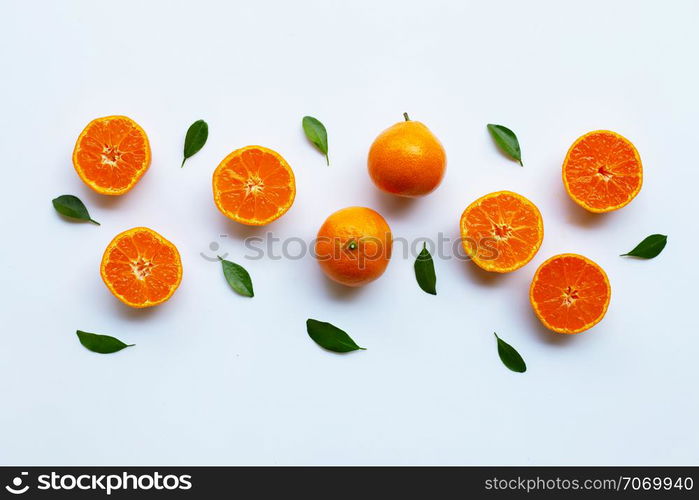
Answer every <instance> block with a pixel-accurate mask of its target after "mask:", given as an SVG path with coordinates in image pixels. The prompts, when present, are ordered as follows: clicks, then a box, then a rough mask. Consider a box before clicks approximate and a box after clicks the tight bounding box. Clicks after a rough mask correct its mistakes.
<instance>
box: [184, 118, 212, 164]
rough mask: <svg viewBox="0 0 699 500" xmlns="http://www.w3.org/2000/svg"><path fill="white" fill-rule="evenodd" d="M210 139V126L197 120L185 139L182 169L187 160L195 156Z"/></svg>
mask: <svg viewBox="0 0 699 500" xmlns="http://www.w3.org/2000/svg"><path fill="white" fill-rule="evenodd" d="M208 138H209V125H208V124H207V123H206V122H205V121H204V120H197V121H195V122H194V123H192V124H191V125H190V126H189V129H188V130H187V136H186V137H185V138H184V158H183V159H182V165H180V166H181V167H184V162H185V161H187V158H189V157H190V156H194V155H195V154H197V153H198V152H199V150H200V149H201V148H203V147H204V144H206V139H208Z"/></svg>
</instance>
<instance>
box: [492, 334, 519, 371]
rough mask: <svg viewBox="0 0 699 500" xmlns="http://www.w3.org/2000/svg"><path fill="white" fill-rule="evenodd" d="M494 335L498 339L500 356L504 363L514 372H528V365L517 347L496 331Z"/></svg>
mask: <svg viewBox="0 0 699 500" xmlns="http://www.w3.org/2000/svg"><path fill="white" fill-rule="evenodd" d="M493 335H495V338H496V339H497V340H498V356H500V360H501V361H502V363H503V364H504V365H505V366H506V367H508V368H509V369H510V370H512V371H513V372H517V373H524V372H526V371H527V365H526V363H525V362H524V360H523V359H522V356H520V355H519V353H518V352H517V351H516V350H515V348H514V347H512V346H511V345H510V344H508V343H507V342H505V341H504V340H502V339H500V337H498V334H497V333H494V334H493Z"/></svg>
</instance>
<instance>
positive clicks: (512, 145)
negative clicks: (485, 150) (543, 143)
mask: <svg viewBox="0 0 699 500" xmlns="http://www.w3.org/2000/svg"><path fill="white" fill-rule="evenodd" d="M488 131H489V132H490V135H491V136H493V140H494V141H495V144H497V145H498V147H499V148H500V149H501V150H502V152H503V153H505V154H506V155H507V156H509V157H510V158H512V159H514V160H517V161H518V162H519V164H520V165H521V166H524V164H523V163H522V151H521V150H520V149H519V141H518V140H517V136H516V135H515V133H514V132H513V131H512V130H510V129H509V128H507V127H504V126H502V125H493V124H492V123H489V124H488Z"/></svg>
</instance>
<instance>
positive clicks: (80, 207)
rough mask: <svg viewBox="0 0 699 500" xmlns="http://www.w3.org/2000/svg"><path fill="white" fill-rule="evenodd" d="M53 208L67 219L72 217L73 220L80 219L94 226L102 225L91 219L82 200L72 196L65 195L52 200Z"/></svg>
mask: <svg viewBox="0 0 699 500" xmlns="http://www.w3.org/2000/svg"><path fill="white" fill-rule="evenodd" d="M52 203H53V208H55V209H56V212H58V213H59V214H61V215H65V216H66V217H71V218H73V219H80V220H86V221H89V222H92V223H93V224H97V225H98V226H99V225H100V223H99V222H97V221H96V220H92V218H90V214H89V213H88V211H87V207H86V206H85V204H84V203H83V202H82V201H80V198H78V197H77V196H73V195H72V194H64V195H61V196H59V197H58V198H54V199H53V200H52Z"/></svg>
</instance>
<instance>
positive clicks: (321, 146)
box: [302, 116, 330, 165]
mask: <svg viewBox="0 0 699 500" xmlns="http://www.w3.org/2000/svg"><path fill="white" fill-rule="evenodd" d="M302 124H303V131H304V132H305V133H306V137H308V140H309V141H311V142H312V143H313V144H314V145H315V147H317V148H318V150H319V151H320V152H321V153H323V154H324V155H325V161H326V162H327V164H328V165H330V158H329V157H328V132H327V131H326V130H325V125H323V124H322V123H320V121H318V120H317V119H315V118H313V117H312V116H304V117H303V121H302Z"/></svg>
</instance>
